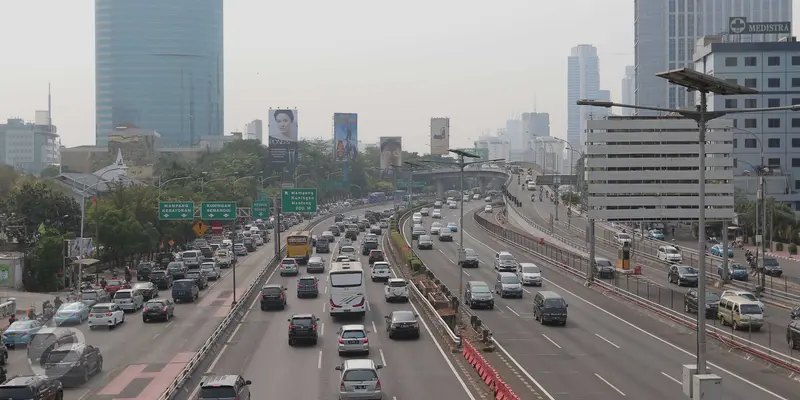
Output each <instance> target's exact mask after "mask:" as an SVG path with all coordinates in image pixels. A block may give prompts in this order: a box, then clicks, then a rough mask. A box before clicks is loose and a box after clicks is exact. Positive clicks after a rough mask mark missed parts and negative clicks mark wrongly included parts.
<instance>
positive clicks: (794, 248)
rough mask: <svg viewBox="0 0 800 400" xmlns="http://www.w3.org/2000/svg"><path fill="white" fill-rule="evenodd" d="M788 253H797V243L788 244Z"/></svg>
mask: <svg viewBox="0 0 800 400" xmlns="http://www.w3.org/2000/svg"><path fill="white" fill-rule="evenodd" d="M789 254H791V255H797V245H796V244H794V243H792V244H790V245H789Z"/></svg>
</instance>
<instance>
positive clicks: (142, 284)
mask: <svg viewBox="0 0 800 400" xmlns="http://www.w3.org/2000/svg"><path fill="white" fill-rule="evenodd" d="M133 288H134V289H140V290H143V289H149V288H150V285H148V284H146V283H137V284H135V285H133Z"/></svg>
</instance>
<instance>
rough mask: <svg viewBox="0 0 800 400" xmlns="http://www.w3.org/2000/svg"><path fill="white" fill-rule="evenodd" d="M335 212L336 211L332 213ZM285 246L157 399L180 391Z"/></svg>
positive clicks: (312, 224) (167, 399)
mask: <svg viewBox="0 0 800 400" xmlns="http://www.w3.org/2000/svg"><path fill="white" fill-rule="evenodd" d="M385 203H386V202H383V203H375V204H364V205H360V206H358V207H353V208H349V209H347V210H346V211H345V210H342V211H344V212H349V211H354V210H358V209H363V208H370V207H375V206H378V205H381V204H385ZM334 212H336V211H334ZM331 216H332V214H331V213H328V214H325V215H321V216H319V217H317V218H315V219H313V220H311V221H309V222H308V224H306V229H313V228H314V227H315V226H316V225H318V224H320V223H321V222H322V221H324V220H326V219H328V218H331ZM285 247H286V246H282V247H281V253H280V254H276V255H273V256H272V258H271V259H270V260H269V262H268V263H267V264H266V266H265V267H264V268H263V269H262V270H261V272H260V273H259V274H258V276H257V277H256V279H254V280H253V282H252V283H251V284H250V286H249V287H248V288H247V290H245V292H244V293H243V294H242V296H241V297H240V301H239V302H237V303H236V305H235V306H234V307H233V308H232V309H231V311H230V312H228V314H227V315H226V316H225V318H224V319H223V320H222V322H220V324H219V326H218V327H217V329H215V330H214V332H213V333H212V334H211V336H210V337H209V338H208V339H207V340H206V341H205V342H204V343H203V345H202V346H201V347H200V349H199V350H198V351H197V353H195V355H194V356H193V357H192V358H191V359H190V360H189V362H188V363H187V364H186V366H185V367H183V369H182V370H181V371H180V372H179V373H178V375H177V376H176V377H175V378H174V379H173V380H172V382H171V383H170V384H169V386H167V388H166V389H165V390H164V392H163V393H162V394H161V396H159V397H158V399H159V400H170V399H172V398H173V397H175V396H176V395H177V394H178V392H179V391H181V390H182V387H183V385H184V384H185V383H186V382H187V381H188V380H189V379H190V378H191V376H192V375H193V374H194V372H195V370H196V369H197V367H199V366H200V365H201V364H202V363H203V362H204V361H205V359H206V357H207V356H208V354H209V353H210V352H211V351H212V350H214V349H215V347H216V346H215V345H216V344H217V341H218V340H219V339H220V338H222V337H224V336H226V335H227V332H228V328H229V326H230V325H231V324H232V323H233V322H234V321H236V320H238V317H239V314H240V313H241V312H242V311H243V309H244V308H245V307H247V305H246V303H248V302H247V301H243V300H241V299H246V298H248V297H250V296H251V295H252V294H253V291H254V290H255V289H257V287H258V286H260V285H261V283H260V282H261V280H262V279H263V278H264V277H265V276H266V275H267V273H268V272H269V271H270V270H271V269H272V268H273V267H275V266H276V265H277V262H278V261H279V260H280V259H281V255H282V254H283V252H284V251H285Z"/></svg>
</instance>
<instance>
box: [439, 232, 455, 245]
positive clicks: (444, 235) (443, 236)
mask: <svg viewBox="0 0 800 400" xmlns="http://www.w3.org/2000/svg"><path fill="white" fill-rule="evenodd" d="M439 241H440V242H452V241H453V234H452V233H451V232H450V231H447V230H445V231H440V232H439Z"/></svg>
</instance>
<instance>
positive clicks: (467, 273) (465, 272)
mask: <svg viewBox="0 0 800 400" xmlns="http://www.w3.org/2000/svg"><path fill="white" fill-rule="evenodd" d="M461 272H463V273H464V275H466V276H472V275H470V274H469V272H467V271H464V270H463V269H462V270H461Z"/></svg>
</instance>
